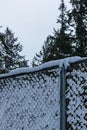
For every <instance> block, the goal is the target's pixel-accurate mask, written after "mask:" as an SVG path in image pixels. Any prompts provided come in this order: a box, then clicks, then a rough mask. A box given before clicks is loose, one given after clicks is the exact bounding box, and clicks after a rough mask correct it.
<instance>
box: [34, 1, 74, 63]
mask: <svg viewBox="0 0 87 130" xmlns="http://www.w3.org/2000/svg"><path fill="white" fill-rule="evenodd" d="M59 10H60V16H59V17H58V19H57V24H58V26H59V28H58V29H57V30H55V29H54V35H53V36H51V35H49V36H48V37H47V39H46V41H45V43H44V45H43V47H42V50H41V52H42V53H41V54H42V55H41V57H42V61H41V62H40V64H41V63H44V62H47V61H50V60H56V59H61V58H65V57H68V56H72V52H73V51H72V44H71V43H72V42H71V41H72V38H71V32H70V30H69V26H68V16H67V10H66V6H65V3H64V0H61V5H60V7H59ZM39 57H40V54H39ZM39 57H38V61H39ZM35 61H37V56H35ZM38 63H39V62H38Z"/></svg>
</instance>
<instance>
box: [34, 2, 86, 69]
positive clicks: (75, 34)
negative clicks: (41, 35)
mask: <svg viewBox="0 0 87 130" xmlns="http://www.w3.org/2000/svg"><path fill="white" fill-rule="evenodd" d="M70 4H71V9H70V10H68V9H67V6H66V5H65V2H64V0H61V4H60V7H59V11H60V15H59V16H58V19H57V24H58V27H59V28H58V29H57V30H56V29H54V34H53V35H52V36H51V35H49V36H48V37H47V39H46V41H45V42H44V44H43V46H42V49H41V50H40V52H39V53H38V54H36V55H35V56H34V58H33V60H32V66H33V67H34V66H37V65H40V64H42V63H44V62H47V61H50V60H55V59H61V58H65V57H71V56H75V55H77V56H81V57H85V56H87V0H70Z"/></svg>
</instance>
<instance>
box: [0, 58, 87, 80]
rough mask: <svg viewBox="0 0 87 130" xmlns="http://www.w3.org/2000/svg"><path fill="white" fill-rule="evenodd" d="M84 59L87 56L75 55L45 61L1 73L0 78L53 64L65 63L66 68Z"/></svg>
mask: <svg viewBox="0 0 87 130" xmlns="http://www.w3.org/2000/svg"><path fill="white" fill-rule="evenodd" d="M84 59H87V58H81V57H79V56H75V57H69V58H65V59H60V60H53V61H49V62H47V63H44V64H42V65H39V66H38V67H35V68H30V67H23V68H18V69H15V70H12V71H10V72H9V73H7V74H0V78H1V77H7V76H12V75H17V74H21V73H22V74H23V73H29V72H35V71H39V70H42V69H46V68H49V67H53V66H58V67H59V68H62V66H63V65H64V66H65V68H67V67H68V66H69V65H70V63H75V62H77V61H80V60H84Z"/></svg>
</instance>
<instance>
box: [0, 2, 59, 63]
mask: <svg viewBox="0 0 87 130" xmlns="http://www.w3.org/2000/svg"><path fill="white" fill-rule="evenodd" d="M0 5H1V6H0V26H1V25H2V26H3V27H2V28H1V29H0V31H3V30H5V28H6V27H7V26H8V27H9V28H10V29H11V30H12V32H14V33H15V37H18V42H20V44H22V45H23V51H22V53H21V54H22V55H25V57H26V59H27V60H29V62H30V63H31V61H32V59H33V57H34V55H35V53H38V52H39V51H40V50H41V47H42V45H43V44H44V41H45V40H46V38H47V36H48V35H50V34H53V28H56V27H57V24H56V21H57V17H58V15H59V11H58V7H59V5H60V0H2V1H1V2H0Z"/></svg>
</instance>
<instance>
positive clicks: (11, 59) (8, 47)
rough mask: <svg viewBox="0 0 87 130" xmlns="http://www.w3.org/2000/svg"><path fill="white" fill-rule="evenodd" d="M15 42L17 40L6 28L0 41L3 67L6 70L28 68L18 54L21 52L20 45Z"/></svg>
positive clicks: (23, 58) (22, 57)
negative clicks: (0, 43)
mask: <svg viewBox="0 0 87 130" xmlns="http://www.w3.org/2000/svg"><path fill="white" fill-rule="evenodd" d="M17 40H18V39H17V38H15V37H14V33H12V31H11V30H10V29H9V28H8V27H7V28H6V30H5V33H4V38H3V41H2V45H3V51H2V53H3V52H4V55H3V62H4V66H5V68H6V69H8V70H10V69H15V68H19V67H24V66H28V64H27V61H26V60H25V57H24V56H21V55H20V54H19V53H20V52H21V51H22V45H20V43H17ZM3 43H4V44H3Z"/></svg>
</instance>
